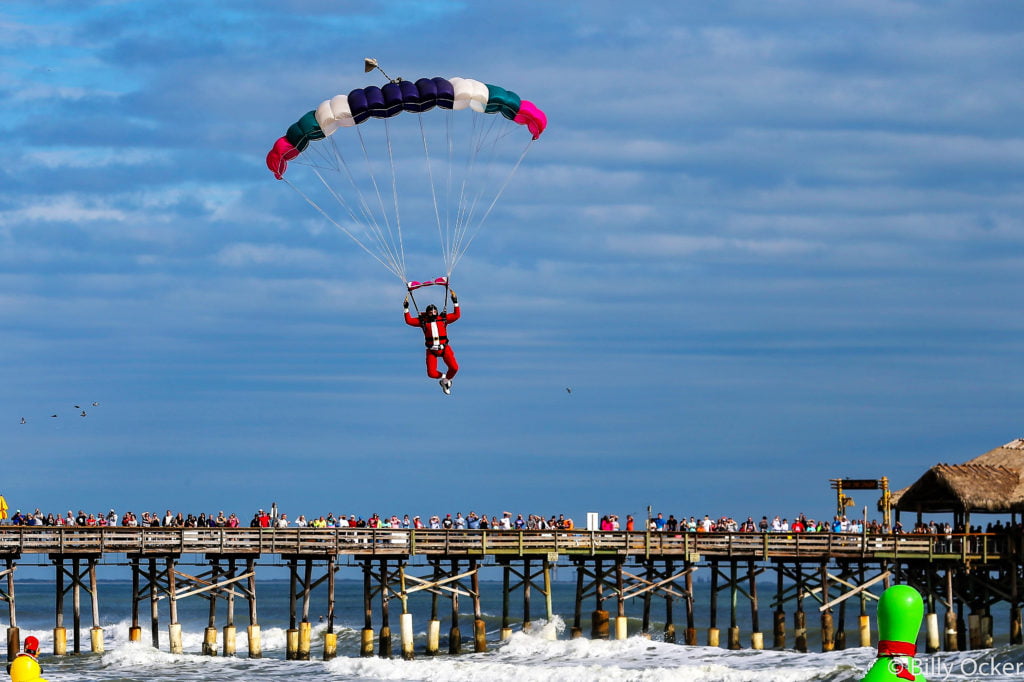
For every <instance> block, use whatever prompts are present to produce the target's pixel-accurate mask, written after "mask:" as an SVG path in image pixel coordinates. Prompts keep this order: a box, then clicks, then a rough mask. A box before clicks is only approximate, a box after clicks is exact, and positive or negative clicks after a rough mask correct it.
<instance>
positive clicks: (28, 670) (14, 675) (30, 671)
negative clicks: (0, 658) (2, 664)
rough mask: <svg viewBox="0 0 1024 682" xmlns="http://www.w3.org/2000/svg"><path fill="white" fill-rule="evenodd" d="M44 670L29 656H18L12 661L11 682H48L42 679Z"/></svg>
mask: <svg viewBox="0 0 1024 682" xmlns="http://www.w3.org/2000/svg"><path fill="white" fill-rule="evenodd" d="M41 672H42V669H41V668H40V667H39V663H38V662H37V661H36V659H34V658H32V657H31V656H29V655H28V654H18V655H17V656H15V658H14V660H13V661H11V682H46V680H45V679H43V678H42V677H40V676H39V675H40V673H41Z"/></svg>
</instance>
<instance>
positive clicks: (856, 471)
mask: <svg viewBox="0 0 1024 682" xmlns="http://www.w3.org/2000/svg"><path fill="white" fill-rule="evenodd" d="M1022 33H1024V8H1022V7H1021V5H1020V4H1019V3H1017V2H986V3H977V2H944V3H934V2H930V1H924V0H922V1H921V2H909V1H906V2H895V1H893V2H883V1H865V0H856V1H852V0H851V1H845V0H837V1H835V2H830V3H820V2H814V1H811V0H808V1H783V2H767V3H766V2H716V3H705V2H680V1H677V0H673V1H671V2H647V3H634V4H632V5H629V6H628V9H627V6H626V5H623V3H621V2H603V1H598V2H595V1H587V2H558V3H552V2H539V1H534V0H525V1H521V2H515V3H491V2H486V3H484V2H476V3H472V2H425V1H422V0H417V1H415V2H360V3H355V2H327V1H318V2H299V1H298V0H294V1H292V2H282V1H280V0H248V1H246V2H234V1H231V2H216V3H210V2H198V1H196V2H187V1H177V2H170V3H169V2H148V1H139V2H119V1H116V0H108V1H106V2H80V1H78V0H76V1H75V2H59V1H53V2H46V1H40V0H31V1H21V0H12V1H11V2H6V3H4V5H3V8H2V9H0V55H2V57H0V58H2V63H3V68H2V69H0V96H2V99H3V102H4V105H3V107H2V108H0V133H2V135H3V140H4V147H5V151H6V154H5V157H6V163H4V165H3V168H2V170H0V173H2V175H0V285H2V286H0V315H2V319H3V324H2V326H0V386H2V387H3V388H2V390H0V433H2V434H3V435H2V440H0V442H2V443H3V453H4V458H5V461H6V462H7V463H8V464H7V467H6V475H5V477H4V483H3V487H2V490H0V491H2V492H3V493H4V494H5V495H6V496H7V498H8V499H9V501H10V502H11V504H12V507H20V508H26V507H30V508H32V507H37V506H38V507H41V508H43V509H45V510H55V511H56V510H60V509H65V508H75V509H76V510H77V509H78V508H85V509H87V510H92V509H95V510H97V511H98V510H101V509H107V508H109V507H111V506H114V507H117V508H118V509H119V510H123V509H135V510H136V511H140V510H143V509H151V510H158V511H162V510H163V509H166V508H172V509H175V510H183V511H186V512H187V511H194V512H196V513H198V512H200V511H205V512H211V511H214V512H215V511H218V510H220V509H225V510H227V511H236V512H238V513H239V514H240V515H242V514H250V513H251V512H252V511H253V510H254V509H255V508H257V507H265V506H266V505H268V504H269V503H270V502H271V501H277V502H278V504H279V505H280V506H281V507H282V509H283V510H285V511H289V512H291V513H292V514H293V515H296V514H298V513H305V514H307V515H308V514H311V513H326V512H328V511H333V512H342V513H357V514H363V515H365V514H368V513H371V512H373V511H378V512H381V513H388V514H390V513H393V512H397V513H399V514H403V513H410V514H415V513H419V514H428V513H435V512H436V513H444V512H447V511H451V512H453V513H454V512H455V511H460V510H461V511H463V512H466V511H468V510H470V509H474V510H476V511H477V512H487V513H490V514H495V513H500V512H501V511H502V510H504V509H508V510H511V511H518V512H524V513H526V512H529V513H543V514H552V513H555V514H557V513H563V512H564V513H568V514H571V515H574V516H576V517H578V518H579V517H581V516H582V514H583V513H584V512H586V511H591V510H592V511H600V512H604V513H612V512H613V513H619V514H623V515H624V514H626V513H636V514H642V513H644V511H645V509H646V507H647V505H652V506H653V507H654V508H655V509H656V510H662V511H664V512H666V513H675V514H676V515H679V514H684V515H687V516H689V515H703V514H710V515H712V516H718V515H722V514H731V515H734V516H737V517H741V518H745V517H746V516H747V515H753V516H755V517H758V516H760V515H762V514H768V515H769V516H771V515H774V514H780V515H783V516H790V517H792V516H793V515H795V514H797V513H800V512H804V513H807V514H809V515H811V516H824V515H828V514H830V513H831V509H832V508H833V504H834V498H833V496H832V492H831V491H830V490H829V479H830V478H834V477H842V476H850V477H855V478H874V477H879V476H889V477H890V479H891V480H892V482H893V485H894V487H902V486H904V485H907V484H909V483H911V482H912V481H913V480H914V479H915V478H916V477H917V476H918V475H919V474H920V473H922V472H923V471H924V470H925V469H927V467H929V466H930V465H932V464H935V463H937V462H960V461H963V460H965V459H968V458H970V457H973V456H975V455H977V454H980V453H982V452H984V451H987V450H989V449H991V448H993V447H996V446H998V445H1001V444H1003V443H1005V442H1007V441H1010V440H1012V439H1013V438H1016V437H1019V436H1021V435H1022V432H1021V407H1022V401H1024V394H1022V388H1021V387H1022V386H1024V382H1022V381H1021V378H1022V377H1021V359H1022V355H1021V354H1022V350H1024V334H1022V332H1024V318H1022V317H1021V315H1020V310H1019V305H1020V300H1021V294H1022V292H1024V224H1022V216H1024V213H1022V207H1024V192H1022V189H1024V129H1022V123H1021V122H1022V121H1024V88H1022V87H1021V86H1022V82H1021V74H1022V73H1024V40H1022ZM370 56H372V57H376V58H377V59H378V60H379V61H380V63H381V65H382V66H384V68H385V70H387V72H388V73H389V74H391V75H402V76H404V77H406V78H418V77H421V76H437V75H440V76H445V77H449V76H456V75H459V76H464V77H469V78H475V79H478V80H481V81H484V82H489V83H497V84H502V85H505V86H506V87H508V88H511V89H513V90H515V91H517V92H519V93H520V94H522V95H523V96H524V97H526V98H528V99H530V100H532V101H533V102H535V103H536V104H537V105H538V106H540V107H541V108H542V109H544V110H545V111H546V113H547V115H548V117H549V128H548V130H547V131H546V132H545V134H544V136H543V137H542V138H541V139H540V140H539V141H538V142H537V143H535V144H534V145H533V146H532V148H531V150H530V153H529V155H528V156H527V158H526V160H525V162H524V165H523V167H522V169H521V170H520V171H519V172H518V173H517V174H516V176H515V178H514V181H513V183H512V185H511V187H510V189H509V190H508V192H507V193H506V195H505V196H504V197H503V198H502V201H501V202H500V203H499V204H498V206H497V207H496V209H495V211H494V213H493V214H492V215H491V217H490V218H489V219H488V222H487V225H486V227H485V229H484V230H483V231H482V232H481V235H480V237H479V238H478V240H477V241H476V242H475V243H474V244H473V246H472V248H471V249H470V251H469V253H468V255H467V256H466V258H465V260H464V261H463V262H462V263H461V264H460V265H459V267H458V269H457V270H456V272H455V273H454V281H453V283H454V284H455V286H456V289H457V290H458V292H459V295H460V299H461V303H462V304H463V311H464V317H463V319H462V320H461V321H460V322H459V323H458V324H456V325H454V326H453V327H452V330H451V332H452V345H453V348H454V349H455V351H456V353H457V354H458V357H459V361H460V364H461V365H462V373H461V374H460V376H459V378H458V380H457V381H456V385H455V389H454V392H453V395H452V396H450V397H445V396H444V395H442V394H441V392H440V390H438V387H437V385H436V384H435V383H433V382H431V381H429V380H428V379H427V378H426V377H425V376H424V372H423V368H422V346H421V339H420V338H419V336H418V332H417V331H416V330H414V329H411V328H408V327H406V326H405V325H404V324H403V323H402V320H401V308H400V303H401V299H402V296H403V294H404V291H403V290H402V287H401V286H400V285H399V284H398V283H397V280H395V278H394V277H393V276H392V275H390V274H389V273H388V272H387V271H386V270H384V269H383V268H382V267H381V266H380V265H378V264H377V263H375V262H374V261H373V260H372V259H370V258H369V257H368V256H367V255H366V254H365V253H363V252H362V251H360V250H359V249H358V248H357V247H355V246H354V245H353V244H352V243H351V242H350V241H348V240H347V239H346V238H345V236H344V235H342V234H341V233H339V232H338V231H336V230H334V229H333V228H331V227H330V226H328V225H326V224H325V223H324V221H323V220H321V219H319V218H318V216H317V215H316V214H315V213H314V212H313V211H312V210H310V209H309V208H308V207H307V206H306V205H305V204H304V203H302V201H301V200H300V198H299V197H298V196H297V195H296V194H295V193H294V192H292V191H290V190H289V189H288V187H287V186H286V185H285V184H284V183H281V182H278V181H276V180H274V178H273V176H272V175H271V174H270V173H269V172H268V171H267V169H266V167H265V164H264V157H265V155H266V152H267V150H268V149H269V148H270V146H271V145H272V144H273V142H274V140H276V139H277V138H278V137H279V136H280V135H282V134H283V133H284V130H285V129H286V128H287V126H288V125H289V124H290V123H292V122H293V121H294V120H296V118H298V117H299V116H300V115H301V114H302V113H304V112H305V111H308V110H309V109H312V108H314V107H315V106H316V105H317V104H318V103H319V102H320V101H322V100H324V99H326V98H329V97H331V96H333V95H335V94H338V93H343V92H348V90H350V89H352V88H354V87H361V86H364V85H369V84H377V85H380V84H382V82H383V81H382V79H381V78H380V76H379V75H376V74H371V75H364V74H363V72H362V60H363V58H364V57H370ZM416 272H417V274H418V273H420V272H421V268H416ZM422 274H423V275H424V276H427V275H430V274H432V273H431V272H423V273H422ZM566 387H572V389H573V392H572V393H571V394H569V393H567V392H566V390H565V389H566ZM92 402H99V403H100V405H99V406H98V407H95V408H93V407H92V406H91V403H92ZM74 405H83V406H85V407H86V409H87V410H88V416H87V417H84V418H83V417H80V416H78V412H79V410H77V409H75V408H74V407H73V406H74ZM54 413H57V414H59V417H58V418H56V419H53V418H51V417H50V416H49V415H51V414H54ZM21 417H25V418H26V420H27V423H26V424H24V425H23V424H20V423H19V421H20V419H21ZM861 497H863V499H860V498H857V506H858V508H859V507H860V506H861V505H862V504H868V503H872V502H873V500H872V499H868V498H867V497H864V496H863V494H862V495H861Z"/></svg>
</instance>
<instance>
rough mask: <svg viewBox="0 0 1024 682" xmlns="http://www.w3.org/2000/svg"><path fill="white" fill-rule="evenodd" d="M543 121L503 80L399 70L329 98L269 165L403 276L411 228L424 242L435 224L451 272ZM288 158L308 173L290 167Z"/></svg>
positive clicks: (291, 132)
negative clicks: (408, 76) (414, 76)
mask: <svg viewBox="0 0 1024 682" xmlns="http://www.w3.org/2000/svg"><path fill="white" fill-rule="evenodd" d="M375 66H376V64H375V63H374V64H373V65H372V66H371V65H370V64H369V60H368V62H367V68H368V69H371V68H372V67H375ZM464 110H465V111H464ZM403 112H405V113H407V114H416V116H411V117H410V116H402V117H399V116H398V115H399V114H401V113H403ZM453 112H464V113H453ZM477 114H501V116H500V117H490V116H483V117H478V116H477ZM396 117H397V118H396ZM502 121H503V122H504V125H502V124H501V123H500V122H502ZM520 126H522V127H525V129H526V130H528V131H529V133H530V134H529V136H523V135H521V134H517V133H516V132H515V130H514V129H516V128H519V127H520ZM546 127H547V117H546V116H545V115H544V112H543V111H541V110H540V109H539V108H538V107H537V106H536V105H534V104H533V103H532V102H530V101H528V100H525V99H522V98H521V97H520V96H519V95H518V94H516V93H515V92H513V91H511V90H507V89H505V88H503V87H500V86H497V85H490V84H486V83H483V82H481V81H477V80H472V79H468V78H450V79H445V78H420V79H419V80H417V81H415V82H413V81H408V80H401V79H396V80H392V81H391V82H389V83H387V84H386V85H384V86H382V87H377V86H374V85H371V86H367V87H363V88H356V89H355V90H352V91H351V92H349V93H348V94H347V95H344V94H341V95H337V96H335V97H332V98H331V99H327V100H324V101H323V102H321V103H320V105H319V106H317V108H316V109H314V110H312V111H309V112H307V113H306V114H304V115H303V116H302V117H301V118H299V120H298V121H296V122H295V123H293V124H292V125H291V126H290V127H289V128H288V130H287V132H286V133H285V135H283V136H282V137H281V138H279V139H278V140H277V141H276V142H275V143H274V145H273V147H272V148H271V150H270V152H269V153H268V154H267V167H268V168H269V169H270V170H271V171H272V172H273V173H274V176H275V177H276V178H278V179H279V180H284V181H285V182H287V183H288V184H289V185H291V186H292V188H293V189H295V190H296V191H297V192H298V193H299V194H300V195H301V196H302V197H303V198H304V199H306V201H307V202H309V203H310V204H311V205H312V206H313V207H314V208H316V209H317V210H318V211H319V212H320V213H321V214H322V215H323V216H324V217H326V218H327V219H328V220H329V221H330V222H332V223H333V224H334V225H335V226H336V227H338V228H339V229H341V230H342V231H343V232H345V233H346V234H347V235H348V236H349V237H350V238H352V239H353V240H354V241H355V242H356V243H357V244H359V245H360V246H361V247H362V248H363V249H364V250H365V251H367V252H368V253H370V254H371V255H373V256H374V257H375V258H376V259H377V260H378V261H380V262H381V263H382V264H383V265H384V266H385V267H387V268H388V269H389V270H390V271H391V272H393V273H394V274H395V275H397V276H398V277H399V278H400V279H401V280H402V281H403V282H404V283H408V281H409V280H408V278H407V277H406V275H405V259H406V246H407V245H406V241H407V240H406V238H404V237H403V232H405V233H408V234H412V235H415V236H416V237H417V238H416V239H412V240H411V244H410V246H411V247H412V249H413V250H416V249H419V248H421V246H422V244H421V243H420V242H421V240H420V239H418V238H419V237H420V236H422V233H423V232H424V231H426V232H431V231H432V230H429V229H427V230H424V227H423V223H431V222H433V223H436V227H437V231H438V234H439V235H440V240H441V252H442V254H443V259H444V269H445V272H444V274H445V278H447V277H450V275H451V271H452V269H454V267H455V265H456V263H457V262H458V261H459V259H460V258H461V257H462V255H463V254H464V253H465V250H466V249H467V248H468V246H469V244H470V243H471V242H472V240H473V238H474V237H475V236H476V234H477V232H478V231H479V229H480V227H482V225H483V222H484V220H485V219H486V218H487V216H488V215H489V214H490V212H491V209H492V208H493V207H494V204H495V203H496V202H497V200H498V198H499V197H500V196H501V194H502V192H503V191H504V189H505V187H506V186H507V184H508V181H509V180H510V179H511V176H512V175H513V174H514V173H515V171H516V170H517V169H518V167H519V164H520V163H521V161H522V159H523V157H524V156H525V155H526V151H527V150H528V149H529V145H530V143H531V142H532V141H533V140H536V139H537V138H539V137H540V135H541V133H543V132H544V129H545V128H546ZM524 132H525V131H524ZM522 140H525V144H524V143H523V142H521V141H522ZM515 145H520V146H522V147H523V148H522V151H521V152H520V153H519V154H518V158H517V157H516V155H515V154H514V153H513V154H509V151H508V150H509V149H514V148H515ZM289 162H293V163H294V164H301V165H303V166H304V169H303V170H305V171H309V172H307V173H304V174H303V177H301V178H292V174H291V173H289V174H288V176H287V177H286V175H285V174H286V171H288V166H289ZM431 204H432V210H431ZM339 208H340V211H339V210H338V209H339ZM409 215H412V216H413V218H412V219H411V218H408V217H404V216H409ZM413 219H414V221H415V224H414V225H413V226H411V227H410V228H408V229H407V230H405V231H403V222H406V223H408V222H410V221H411V220H413ZM408 234H407V236H408Z"/></svg>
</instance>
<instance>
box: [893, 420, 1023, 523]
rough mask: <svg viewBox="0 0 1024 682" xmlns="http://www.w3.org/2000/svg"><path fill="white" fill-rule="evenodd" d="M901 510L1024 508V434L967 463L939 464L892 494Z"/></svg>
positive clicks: (1005, 510) (994, 511) (1012, 510)
mask: <svg viewBox="0 0 1024 682" xmlns="http://www.w3.org/2000/svg"><path fill="white" fill-rule="evenodd" d="M891 503H892V506H893V508H894V509H896V510H897V512H900V511H912V512H917V513H918V514H922V513H924V514H929V513H943V512H953V513H955V514H957V516H960V515H961V514H965V515H967V517H968V518H969V515H970V514H971V513H972V512H978V513H984V514H1013V513H1020V512H1024V438H1018V439H1016V440H1013V441H1011V442H1009V443H1007V444H1006V445H1003V446H1001V447H998V448H996V449H994V450H990V451H988V452H986V453H985V454H983V455H979V456H978V457H975V458H974V459H972V460H969V461H967V462H965V463H963V464H936V465H935V466H933V467H932V468H931V469H929V470H928V471H926V472H925V473H924V475H923V476H921V478H919V479H917V481H915V482H914V483H913V484H911V485H910V486H908V487H906V488H904V489H902V490H898V491H896V492H894V493H893V494H892V499H891Z"/></svg>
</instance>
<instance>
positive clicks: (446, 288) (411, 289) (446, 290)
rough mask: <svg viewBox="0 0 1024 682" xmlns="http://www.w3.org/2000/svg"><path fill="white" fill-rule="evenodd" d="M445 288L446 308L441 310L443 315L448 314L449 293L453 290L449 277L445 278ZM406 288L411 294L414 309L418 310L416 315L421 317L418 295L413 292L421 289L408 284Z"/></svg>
mask: <svg viewBox="0 0 1024 682" xmlns="http://www.w3.org/2000/svg"><path fill="white" fill-rule="evenodd" d="M432 284H434V283H433V282H431V285H432ZM423 286H430V285H423ZM443 286H444V306H443V307H442V308H441V312H442V313H447V312H448V293H449V289H450V288H451V286H450V284H449V281H448V278H447V277H445V281H444V283H443ZM405 288H406V291H408V292H409V299H410V300H411V301H412V306H413V308H415V309H416V315H417V316H419V315H420V306H419V304H418V303H416V294H414V293H413V291H415V290H416V289H419V288H421V287H419V286H415V287H413V286H409V284H408V283H406V286H405Z"/></svg>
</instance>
